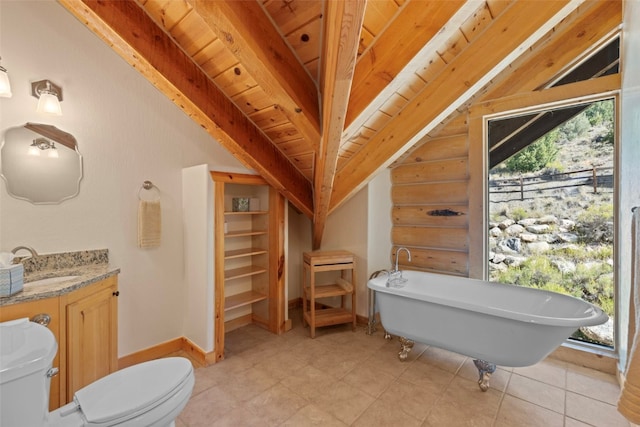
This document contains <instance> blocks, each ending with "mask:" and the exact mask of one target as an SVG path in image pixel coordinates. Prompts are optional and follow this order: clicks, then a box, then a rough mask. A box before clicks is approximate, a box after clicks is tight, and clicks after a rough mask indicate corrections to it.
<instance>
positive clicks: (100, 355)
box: [0, 276, 118, 411]
mask: <svg viewBox="0 0 640 427" xmlns="http://www.w3.org/2000/svg"><path fill="white" fill-rule="evenodd" d="M117 296H118V279H117V276H111V277H108V278H106V279H104V280H101V281H99V282H96V283H93V284H91V285H87V286H85V287H83V288H80V289H78V290H76V291H73V292H70V293H68V294H64V295H60V296H56V297H52V298H45V299H39V300H35V301H29V302H23V303H17V304H12V305H6V306H2V307H0V321H2V322H4V321H7V320H14V319H20V318H23V317H28V318H29V319H32V318H33V317H34V316H35V315H38V314H42V313H45V314H48V315H49V316H51V321H50V323H49V325H48V328H49V329H50V330H51V332H53V335H54V336H55V338H56V341H57V342H58V353H57V354H56V357H55V359H54V360H53V366H55V367H58V369H59V372H58V375H56V376H54V377H53V378H52V379H51V387H50V397H49V410H50V411H53V410H54V409H57V408H59V407H60V406H62V405H64V404H66V403H69V402H71V401H72V400H73V395H74V393H75V392H76V391H77V390H79V389H81V388H82V387H84V386H86V385H88V384H90V383H92V382H94V381H96V380H97V379H100V378H102V377H104V376H105V375H108V374H110V373H112V372H115V371H116V370H117V369H118V366H117V364H118V347H117V346H118V300H117V298H116V297H117Z"/></svg>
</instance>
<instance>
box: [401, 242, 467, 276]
mask: <svg viewBox="0 0 640 427" xmlns="http://www.w3.org/2000/svg"><path fill="white" fill-rule="evenodd" d="M409 250H410V251H411V262H408V259H407V254H406V252H404V251H403V252H401V253H400V260H399V265H400V266H402V268H401V269H404V268H407V269H421V270H432V271H441V272H450V273H454V274H460V275H466V274H467V273H468V271H469V270H468V261H469V257H468V255H467V253H466V252H461V251H445V250H438V249H420V248H409ZM392 252H393V251H392ZM394 256H395V254H394V253H392V254H391V258H392V259H393V257H394ZM394 262H395V260H394Z"/></svg>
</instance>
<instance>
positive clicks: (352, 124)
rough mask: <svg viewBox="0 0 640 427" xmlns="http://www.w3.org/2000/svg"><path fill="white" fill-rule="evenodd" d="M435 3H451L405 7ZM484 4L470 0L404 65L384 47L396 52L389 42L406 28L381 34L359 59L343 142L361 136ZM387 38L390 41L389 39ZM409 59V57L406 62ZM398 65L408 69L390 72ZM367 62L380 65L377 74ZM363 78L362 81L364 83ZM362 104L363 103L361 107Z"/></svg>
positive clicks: (417, 3)
mask: <svg viewBox="0 0 640 427" xmlns="http://www.w3.org/2000/svg"><path fill="white" fill-rule="evenodd" d="M432 3H433V4H442V5H444V4H445V3H449V2H446V1H445V2H428V3H426V2H423V1H411V2H410V3H408V4H407V6H405V8H408V6H409V5H411V4H413V5H414V6H416V5H420V6H422V7H425V8H426V6H427V5H431V4H432ZM451 3H452V5H455V3H454V2H451ZM480 7H481V4H480V3H478V2H477V1H475V0H467V1H466V2H465V3H464V4H463V5H462V6H460V7H459V8H458V9H457V10H456V11H455V13H452V14H451V15H449V16H448V20H447V21H446V23H445V24H444V26H443V27H442V28H440V29H439V30H438V31H437V33H436V34H434V35H433V37H431V38H430V39H428V41H427V42H426V43H425V44H424V45H423V46H420V47H419V50H418V51H417V53H416V54H415V55H414V56H413V57H412V58H411V59H410V60H409V61H408V62H402V64H400V61H399V60H398V62H394V58H393V56H392V57H391V58H388V57H387V56H386V55H384V53H385V52H384V50H383V48H384V49H385V50H386V49H391V54H393V51H394V49H395V46H394V45H393V44H389V43H390V42H391V41H394V39H395V40H397V39H398V38H399V37H400V36H399V35H398V31H399V34H404V30H403V29H401V28H395V29H394V33H391V32H390V31H391V28H388V29H387V30H386V31H385V32H384V33H383V34H382V35H381V36H380V39H379V40H378V41H376V42H375V43H374V45H373V46H372V48H370V49H369V50H368V51H366V52H364V53H363V55H362V56H361V57H360V58H359V59H358V64H357V65H356V71H355V72H356V74H354V78H353V83H354V87H353V89H352V93H351V99H350V100H349V107H348V109H347V120H346V123H345V125H346V128H345V131H344V135H343V141H344V140H348V139H349V138H352V137H353V136H354V135H357V134H358V133H359V132H360V131H361V127H362V126H363V125H364V124H365V123H366V122H367V120H369V119H370V118H371V116H372V115H373V114H375V113H376V112H377V111H378V110H379V109H380V108H381V107H382V106H383V105H384V104H385V103H386V102H387V101H388V100H389V99H390V98H391V97H392V96H394V94H395V93H396V92H397V91H399V90H401V89H402V88H403V87H404V86H405V85H406V84H407V82H411V81H413V80H415V79H416V78H417V77H416V74H421V72H424V70H425V68H426V67H428V64H429V61H430V60H431V59H432V57H433V53H434V52H435V51H437V50H438V49H440V48H441V47H442V46H443V45H445V44H446V42H447V40H449V39H451V38H452V37H454V36H455V35H456V34H459V33H460V26H461V25H463V24H464V22H465V21H467V20H468V19H469V18H470V17H471V16H473V14H474V13H475V12H476V11H477V10H478V8H480ZM403 11H404V9H403ZM403 15H404V13H403ZM387 38H388V39H389V40H386V39H387ZM412 46H413V47H414V48H415V47H417V45H415V46H414V45H412ZM371 54H373V55H375V57H374V58H369V57H368V56H369V55H371ZM405 55H406V53H405ZM378 56H381V57H382V58H378ZM405 60H406V58H404V59H403V60H402V61H405ZM387 61H391V63H389V64H387V63H386V62H387ZM376 64H377V65H376ZM398 64H400V65H402V66H403V67H404V68H402V69H401V70H400V71H398V72H397V73H396V74H393V73H394V72H395V71H389V70H395V68H392V67H394V65H398ZM367 65H372V66H373V65H376V68H377V73H376V74H375V75H371V74H368V75H366V66H367ZM383 67H385V68H386V69H387V71H383ZM361 80H362V82H360V81H361ZM384 81H386V84H383V82H384ZM356 85H358V86H360V87H361V88H362V89H361V90H362V93H360V89H356V88H355V86H356ZM369 86H371V91H370V92H367V91H368V89H369ZM363 99H366V100H368V101H369V102H368V104H364V102H363ZM360 104H363V105H362V106H359V105H360Z"/></svg>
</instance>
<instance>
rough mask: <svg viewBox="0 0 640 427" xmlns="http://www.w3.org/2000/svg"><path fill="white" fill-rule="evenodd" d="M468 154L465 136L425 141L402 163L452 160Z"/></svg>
mask: <svg viewBox="0 0 640 427" xmlns="http://www.w3.org/2000/svg"><path fill="white" fill-rule="evenodd" d="M468 154H469V144H468V138H467V134H466V133H465V134H462V135H454V136H448V137H444V138H435V139H432V140H430V141H426V142H425V143H424V144H422V145H421V146H420V147H418V148H416V149H415V150H414V151H413V152H412V153H411V155H409V156H407V157H406V158H405V159H404V161H403V162H402V163H404V164H408V163H415V162H423V161H429V160H440V159H453V158H456V157H464V156H467V155H468Z"/></svg>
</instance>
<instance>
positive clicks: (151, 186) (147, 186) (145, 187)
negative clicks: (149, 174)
mask: <svg viewBox="0 0 640 427" xmlns="http://www.w3.org/2000/svg"><path fill="white" fill-rule="evenodd" d="M142 190H155V191H156V193H157V196H158V198H157V199H155V200H160V189H159V188H158V187H156V186H155V185H154V184H153V182H151V181H145V182H143V183H142V187H140V189H139V190H138V199H140V200H146V199H143V198H142V197H141V195H140V192H141V191H142Z"/></svg>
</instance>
